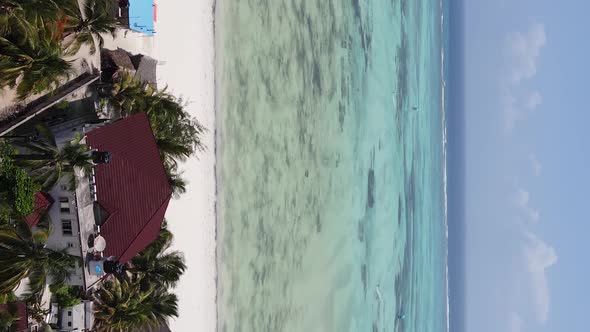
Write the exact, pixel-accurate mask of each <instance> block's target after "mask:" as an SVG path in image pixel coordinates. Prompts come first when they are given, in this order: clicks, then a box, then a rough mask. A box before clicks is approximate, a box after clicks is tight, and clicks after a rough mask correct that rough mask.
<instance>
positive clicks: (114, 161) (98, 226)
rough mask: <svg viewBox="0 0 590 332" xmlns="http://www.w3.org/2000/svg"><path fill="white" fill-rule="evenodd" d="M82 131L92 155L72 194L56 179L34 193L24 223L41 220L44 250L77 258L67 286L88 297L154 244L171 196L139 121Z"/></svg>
mask: <svg viewBox="0 0 590 332" xmlns="http://www.w3.org/2000/svg"><path fill="white" fill-rule="evenodd" d="M82 131H83V133H84V138H83V140H84V141H85V143H86V144H87V145H88V146H89V147H90V148H91V149H92V153H93V160H94V166H93V167H92V170H91V173H90V174H85V173H84V171H83V170H81V169H76V184H77V185H76V188H75V190H71V188H70V186H69V184H70V182H69V181H68V180H67V179H62V180H60V181H59V182H58V185H57V186H56V187H55V188H54V189H53V190H51V191H50V192H49V193H37V194H36V196H35V210H34V212H33V214H31V215H30V216H28V217H27V222H28V223H29V224H30V225H31V226H34V225H36V224H37V223H38V222H39V220H40V216H41V215H42V214H43V213H44V212H47V213H48V215H49V217H50V220H51V222H52V228H53V232H52V233H51V235H50V236H49V239H48V240H47V247H49V248H54V249H62V248H67V250H68V252H69V253H70V254H72V255H75V256H78V257H80V258H81V260H80V261H81V265H80V266H78V267H77V268H76V269H75V271H73V274H72V276H71V277H70V280H69V284H70V285H74V286H81V287H83V288H84V289H85V290H89V289H91V288H92V287H94V286H95V285H96V284H97V283H98V282H99V281H100V280H101V279H102V278H103V277H105V275H107V274H111V273H117V272H121V271H120V269H121V267H122V264H124V263H126V262H127V261H129V260H130V259H131V258H132V257H133V256H135V255H137V254H138V253H139V252H140V251H141V250H143V249H144V248H145V247H147V246H148V245H149V244H150V243H151V242H153V241H154V240H155V239H156V238H157V236H158V234H159V231H160V227H161V224H162V221H163V220H164V214H165V212H166V208H167V207H168V203H169V201H170V198H171V196H172V189H171V188H170V185H169V183H168V178H167V176H166V173H165V171H164V167H163V165H162V162H161V160H160V154H159V151H158V148H157V146H156V141H155V138H154V136H153V134H152V130H151V127H150V124H149V121H148V119H147V116H146V115H145V114H143V113H139V114H136V115H132V116H130V117H128V118H124V119H120V120H117V121H113V122H111V123H106V124H99V125H96V124H93V125H87V126H83V127H82ZM56 136H57V135H56ZM62 136H63V134H62Z"/></svg>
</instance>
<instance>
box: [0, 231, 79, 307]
mask: <svg viewBox="0 0 590 332" xmlns="http://www.w3.org/2000/svg"><path fill="white" fill-rule="evenodd" d="M48 237H49V231H48V230H47V229H40V230H37V231H35V232H33V231H32V230H31V228H30V227H29V226H28V225H27V224H25V223H24V222H18V223H17V224H16V226H15V227H12V226H4V227H2V228H0V266H2V269H0V294H7V293H10V292H12V291H13V290H14V289H16V287H18V285H19V284H20V282H21V280H23V279H24V278H27V277H28V278H29V289H28V293H27V296H26V297H28V298H29V299H34V298H37V296H39V295H40V294H41V292H42V291H43V288H44V286H45V284H46V281H47V277H48V276H49V277H50V278H51V282H52V283H53V284H58V285H59V284H63V283H64V282H65V281H66V280H67V278H68V277H69V275H70V270H71V269H72V268H74V266H75V262H76V258H75V257H74V256H71V255H70V254H68V253H67V252H66V249H65V248H64V249H63V250H53V249H49V248H46V247H45V243H46V242H47V238H48Z"/></svg>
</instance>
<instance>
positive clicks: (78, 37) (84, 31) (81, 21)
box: [64, 0, 118, 54]
mask: <svg viewBox="0 0 590 332" xmlns="http://www.w3.org/2000/svg"><path fill="white" fill-rule="evenodd" d="M111 3H112V1H106V0H87V1H86V3H85V4H84V7H83V8H82V10H80V9H79V8H76V9H74V10H68V16H67V18H66V25H65V28H64V33H65V36H68V35H73V37H74V38H73V41H72V42H70V43H69V44H68V45H66V47H67V48H68V54H76V53H78V50H80V47H81V46H82V45H84V44H88V45H90V54H94V53H96V43H95V41H94V38H96V40H98V47H99V48H102V47H103V45H104V38H103V37H102V34H110V35H112V36H113V37H114V36H115V32H116V30H117V25H118V23H117V21H116V20H115V19H114V18H113V17H112V16H111V15H110V13H109V8H110V6H111Z"/></svg>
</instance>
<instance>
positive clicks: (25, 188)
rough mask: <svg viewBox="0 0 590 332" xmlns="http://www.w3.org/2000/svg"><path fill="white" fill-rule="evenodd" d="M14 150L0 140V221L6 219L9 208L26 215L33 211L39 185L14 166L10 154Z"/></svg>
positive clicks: (8, 214)
mask: <svg viewBox="0 0 590 332" xmlns="http://www.w3.org/2000/svg"><path fill="white" fill-rule="evenodd" d="M14 153H15V151H14V149H12V148H11V147H10V146H8V144H6V143H5V142H0V198H2V202H0V203H1V204H0V221H2V220H5V219H8V218H9V216H10V212H11V210H13V211H14V212H16V214H17V215H20V216H27V215H29V214H31V213H32V212H33V208H34V204H35V192H37V191H38V190H40V189H41V187H40V186H39V185H38V184H37V183H35V181H34V180H33V179H32V178H31V177H30V176H28V175H27V172H26V171H25V170H24V169H22V168H20V167H18V166H16V165H15V163H14V160H13V159H12V158H11V154H14Z"/></svg>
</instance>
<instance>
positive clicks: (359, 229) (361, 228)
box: [358, 219, 365, 242]
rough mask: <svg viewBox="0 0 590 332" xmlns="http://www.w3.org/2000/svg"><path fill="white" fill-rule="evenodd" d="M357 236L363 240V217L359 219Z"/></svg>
mask: <svg viewBox="0 0 590 332" xmlns="http://www.w3.org/2000/svg"><path fill="white" fill-rule="evenodd" d="M358 238H359V241H361V242H363V241H364V240H365V222H364V220H363V219H361V220H359V227H358Z"/></svg>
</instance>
